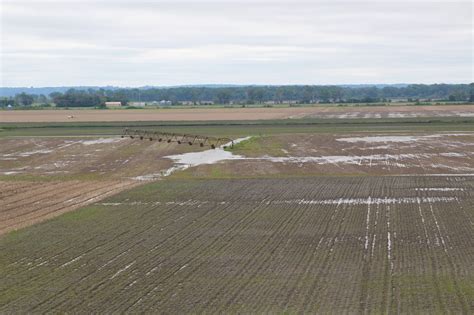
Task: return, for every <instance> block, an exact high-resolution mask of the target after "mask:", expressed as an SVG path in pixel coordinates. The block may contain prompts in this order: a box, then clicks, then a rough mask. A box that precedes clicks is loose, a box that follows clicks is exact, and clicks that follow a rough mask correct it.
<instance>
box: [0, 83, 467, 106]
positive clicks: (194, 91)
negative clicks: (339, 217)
mask: <svg viewBox="0 0 474 315" xmlns="http://www.w3.org/2000/svg"><path fill="white" fill-rule="evenodd" d="M393 99H409V100H446V101H462V102H474V83H471V84H431V85H426V84H410V85H407V86H383V87H377V86H362V87H359V86H318V85H305V86H303V85H294V86H289V85H288V86H237V87H171V88H140V89H138V88H123V89H113V90H109V89H102V88H101V89H87V90H77V89H69V90H67V91H66V92H64V93H60V92H54V93H51V94H49V95H48V96H45V95H34V94H26V93H20V94H17V95H16V96H15V97H13V98H3V99H0V105H2V106H6V105H7V104H12V105H17V106H29V105H31V104H33V103H44V104H48V103H54V104H55V105H56V106H58V107H101V106H104V104H105V102H107V101H119V102H122V104H123V105H126V104H127V103H129V102H154V101H162V100H165V101H171V102H172V103H173V104H179V103H182V102H190V103H194V104H199V103H203V102H210V101H212V102H215V103H218V104H229V103H237V104H261V103H266V102H273V103H284V102H296V103H302V104H305V103H317V102H320V103H326V102H337V103H360V102H362V103H372V102H385V101H390V100H393Z"/></svg>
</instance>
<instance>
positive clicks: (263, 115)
mask: <svg viewBox="0 0 474 315" xmlns="http://www.w3.org/2000/svg"><path fill="white" fill-rule="evenodd" d="M436 116H453V117H474V106H469V105H449V106H396V105H394V106H380V107H373V106H367V107H364V106H360V107H359V106H357V107H336V106H334V107H328V106H326V107H322V106H317V107H286V108H199V109H171V108H170V109H128V110H125V109H117V110H94V109H79V110H76V109H69V110H28V111H0V123H7V122H71V121H76V122H87V121H199V120H201V121H211V120H257V119H287V118H403V117H436Z"/></svg>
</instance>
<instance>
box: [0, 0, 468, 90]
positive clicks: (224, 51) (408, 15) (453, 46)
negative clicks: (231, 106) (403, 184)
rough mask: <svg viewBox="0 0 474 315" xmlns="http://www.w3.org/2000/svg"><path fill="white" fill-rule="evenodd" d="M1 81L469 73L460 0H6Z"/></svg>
mask: <svg viewBox="0 0 474 315" xmlns="http://www.w3.org/2000/svg"><path fill="white" fill-rule="evenodd" d="M1 14H2V19H1V26H2V29H1V34H2V38H1V47H2V48H1V68H2V69H1V78H0V79H1V81H2V82H1V85H2V86H25V85H26V86H31V85H33V86H48V85H92V84H94V85H108V84H116V85H121V86H133V85H173V84H195V83H243V84H245V83H258V84H337V83H395V82H425V83H432V82H471V81H473V76H472V74H473V62H472V60H473V40H472V4H471V2H470V1H469V2H466V1H461V2H456V1H445V2H430V1H416V2H413V1H397V2H395V1H377V2H364V1H352V2H337V1H336V2H329V1H313V2H293V1H292V2H290V1H287V2H281V1H280V2H272V1H261V2H258V3H255V2H252V1H245V0H243V1H242V0H241V1H232V2H226V1H220V2H215V1H214V2H201V1H173V2H162V1H153V2H152V1H134V2H128V1H90V0H87V1H81V2H75V1H10V0H3V2H2V8H1Z"/></svg>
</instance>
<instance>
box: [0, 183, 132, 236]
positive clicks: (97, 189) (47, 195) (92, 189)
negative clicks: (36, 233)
mask: <svg viewBox="0 0 474 315" xmlns="http://www.w3.org/2000/svg"><path fill="white" fill-rule="evenodd" d="M137 184H138V183H137V182H136V181H131V180H129V181H79V180H71V181H53V182H46V183H45V182H36V183H35V182H24V181H22V182H8V181H7V182H5V181H0V190H1V191H2V194H1V196H0V235H2V234H4V233H7V232H9V231H13V230H16V229H19V228H22V227H25V226H29V225H33V224H35V223H37V222H41V221H44V220H46V219H49V218H53V217H56V216H58V215H60V214H62V213H65V212H69V211H72V210H75V209H78V208H80V207H83V206H86V205H88V204H91V203H93V202H96V201H99V200H101V199H104V198H107V197H109V196H111V195H113V194H115V193H118V192H120V191H122V190H124V189H128V188H131V187H133V186H136V185H137Z"/></svg>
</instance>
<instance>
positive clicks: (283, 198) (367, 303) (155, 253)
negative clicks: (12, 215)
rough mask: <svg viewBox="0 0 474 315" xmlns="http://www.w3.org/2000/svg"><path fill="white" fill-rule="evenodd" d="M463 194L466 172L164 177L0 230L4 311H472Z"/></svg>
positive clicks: (470, 232) (469, 186) (469, 217)
mask: <svg viewBox="0 0 474 315" xmlns="http://www.w3.org/2000/svg"><path fill="white" fill-rule="evenodd" d="M145 187H146V189H145ZM473 197H474V177H466V176H444V177H440V176H435V177H432V176H426V177H410V176H408V177H400V176H393V177H345V178H338V177H319V178H294V179H247V180H167V181H160V182H157V183H154V184H149V185H147V186H143V187H140V188H135V189H133V190H131V191H129V192H124V193H121V194H119V195H117V196H115V197H111V198H108V199H106V200H104V201H101V202H99V203H96V204H95V205H93V206H89V207H87V208H85V209H82V210H79V211H76V212H72V213H68V214H66V215H64V216H61V217H58V218H56V219H54V220H52V221H48V222H46V223H43V224H40V225H36V226H33V227H31V228H29V229H26V230H22V231H20V232H17V233H15V234H10V235H7V236H6V237H4V238H3V239H1V240H0V251H1V252H2V256H1V258H0V273H1V274H2V281H1V282H0V312H2V313H11V312H33V313H40V312H84V313H89V312H99V313H104V312H148V313H154V312H160V313H184V312H193V313H201V312H203V313H228V312H241V313H249V312H253V313H265V312H285V311H286V312H303V311H304V312H307V313H315V312H320V313H342V312H354V313H359V312H360V313H365V312H373V313H387V312H390V313H420V312H421V313H444V312H453V313H470V312H472V311H473V310H474V304H473V301H474V292H473V290H472V288H473V286H472V285H473V283H474V265H473V264H472V261H474V211H473V209H474V198H473ZM31 240H35V241H31Z"/></svg>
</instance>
